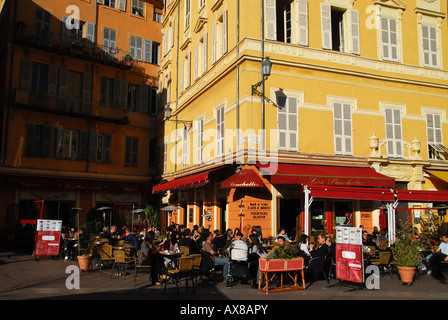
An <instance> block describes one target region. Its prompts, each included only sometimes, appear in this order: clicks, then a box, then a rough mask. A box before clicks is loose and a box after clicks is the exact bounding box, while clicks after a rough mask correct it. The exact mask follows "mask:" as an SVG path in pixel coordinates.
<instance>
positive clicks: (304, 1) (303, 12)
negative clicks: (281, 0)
mask: <svg viewBox="0 0 448 320" xmlns="http://www.w3.org/2000/svg"><path fill="white" fill-rule="evenodd" d="M298 4H299V5H298V9H299V14H298V17H299V44H300V45H302V46H308V0H299V3H298Z"/></svg>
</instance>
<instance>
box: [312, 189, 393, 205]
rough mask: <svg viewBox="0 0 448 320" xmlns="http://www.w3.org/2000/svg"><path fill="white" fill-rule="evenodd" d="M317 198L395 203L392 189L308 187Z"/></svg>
mask: <svg viewBox="0 0 448 320" xmlns="http://www.w3.org/2000/svg"><path fill="white" fill-rule="evenodd" d="M308 188H309V189H310V190H311V196H312V197H315V198H331V199H355V200H378V201H394V193H393V191H392V190H391V189H383V188H356V187H334V186H313V185H311V186H308Z"/></svg>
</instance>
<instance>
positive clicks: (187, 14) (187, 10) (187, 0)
mask: <svg viewBox="0 0 448 320" xmlns="http://www.w3.org/2000/svg"><path fill="white" fill-rule="evenodd" d="M190 1H191V0H185V24H184V28H185V29H187V28H188V27H189V26H190V11H191V10H190Z"/></svg>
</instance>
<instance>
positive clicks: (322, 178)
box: [257, 163, 395, 188]
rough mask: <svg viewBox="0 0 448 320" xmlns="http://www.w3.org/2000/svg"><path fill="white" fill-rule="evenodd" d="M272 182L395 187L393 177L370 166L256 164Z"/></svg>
mask: <svg viewBox="0 0 448 320" xmlns="http://www.w3.org/2000/svg"><path fill="white" fill-rule="evenodd" d="M257 166H258V167H259V169H260V173H261V174H262V175H263V176H265V177H267V178H268V179H269V180H270V182H271V183H272V184H303V185H325V186H339V187H342V186H343V187H383V188H388V187H395V179H394V178H390V177H388V176H385V175H383V174H380V173H378V172H376V171H374V170H373V169H371V168H370V167H342V166H326V165H311V164H290V163H274V164H273V163H270V164H268V165H263V164H259V165H257Z"/></svg>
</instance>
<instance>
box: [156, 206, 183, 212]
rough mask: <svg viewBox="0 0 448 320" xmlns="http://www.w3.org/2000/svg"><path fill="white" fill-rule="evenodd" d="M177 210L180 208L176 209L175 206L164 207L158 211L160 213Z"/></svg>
mask: <svg viewBox="0 0 448 320" xmlns="http://www.w3.org/2000/svg"><path fill="white" fill-rule="evenodd" d="M178 209H180V207H177V206H166V207H163V208H161V209H160V210H162V211H174V210H178Z"/></svg>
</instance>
